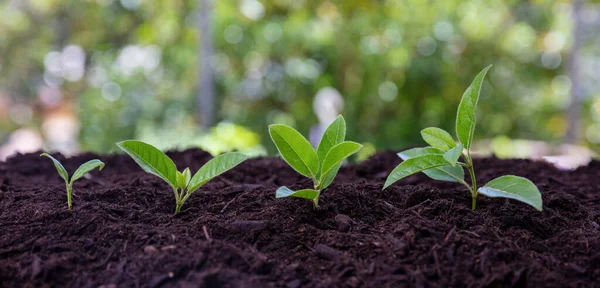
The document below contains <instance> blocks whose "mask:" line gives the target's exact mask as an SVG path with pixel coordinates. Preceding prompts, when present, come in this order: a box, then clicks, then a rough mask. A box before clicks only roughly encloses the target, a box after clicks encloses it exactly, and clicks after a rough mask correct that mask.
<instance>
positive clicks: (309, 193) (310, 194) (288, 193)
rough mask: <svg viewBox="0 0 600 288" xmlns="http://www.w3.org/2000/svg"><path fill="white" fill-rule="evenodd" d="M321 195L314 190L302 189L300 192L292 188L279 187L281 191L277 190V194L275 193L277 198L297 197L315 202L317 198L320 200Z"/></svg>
mask: <svg viewBox="0 0 600 288" xmlns="http://www.w3.org/2000/svg"><path fill="white" fill-rule="evenodd" d="M319 193H320V192H319V191H317V190H314V189H302V190H298V191H293V190H291V189H290V188H287V187H285V186H281V187H279V189H277V192H275V198H285V197H297V198H304V199H309V200H314V199H316V198H319Z"/></svg>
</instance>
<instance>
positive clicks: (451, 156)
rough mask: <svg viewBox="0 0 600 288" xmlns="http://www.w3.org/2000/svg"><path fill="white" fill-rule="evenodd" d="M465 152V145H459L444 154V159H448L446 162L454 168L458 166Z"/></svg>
mask: <svg viewBox="0 0 600 288" xmlns="http://www.w3.org/2000/svg"><path fill="white" fill-rule="evenodd" d="M462 152H463V145H462V144H458V145H457V146H456V147H454V148H452V149H450V150H448V151H446V153H444V159H446V161H448V163H450V164H452V166H456V162H458V158H460V155H462Z"/></svg>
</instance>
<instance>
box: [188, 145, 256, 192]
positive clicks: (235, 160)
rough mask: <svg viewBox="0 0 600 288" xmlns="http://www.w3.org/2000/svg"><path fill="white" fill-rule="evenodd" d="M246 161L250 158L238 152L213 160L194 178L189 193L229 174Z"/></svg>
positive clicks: (189, 185) (189, 186)
mask: <svg viewBox="0 0 600 288" xmlns="http://www.w3.org/2000/svg"><path fill="white" fill-rule="evenodd" d="M246 159H248V156H246V155H244V154H242V153H238V152H230V153H225V154H222V155H219V156H217V157H215V158H213V159H211V160H210V161H208V162H206V164H204V166H202V168H200V170H198V172H196V174H195V175H194V177H192V179H191V180H190V183H189V184H188V192H187V193H188V194H189V193H193V192H194V191H196V189H198V188H199V187H200V186H202V185H204V183H206V182H208V181H210V180H211V179H213V178H215V177H217V176H219V175H221V174H223V173H225V172H227V171H228V170H230V169H232V168H233V167H235V166H237V165H238V164H240V163H242V162H244V161H245V160H246Z"/></svg>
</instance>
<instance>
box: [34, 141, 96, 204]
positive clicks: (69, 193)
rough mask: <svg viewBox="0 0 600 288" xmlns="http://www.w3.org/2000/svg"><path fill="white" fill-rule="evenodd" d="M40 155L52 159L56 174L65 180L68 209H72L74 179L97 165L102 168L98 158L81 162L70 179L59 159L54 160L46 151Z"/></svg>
mask: <svg viewBox="0 0 600 288" xmlns="http://www.w3.org/2000/svg"><path fill="white" fill-rule="evenodd" d="M40 156H43V157H48V158H50V160H52V162H53V163H54V167H56V170H57V171H58V175H59V176H60V177H61V178H62V179H63V180H65V184H66V189H67V208H68V209H69V210H72V209H73V182H75V180H77V179H79V178H81V177H83V176H85V174H87V173H89V172H90V171H92V170H94V169H95V168H96V167H98V170H102V168H104V163H102V161H100V160H98V159H94V160H90V161H88V162H85V163H83V164H82V165H81V166H79V168H77V170H75V173H73V176H71V179H70V180H69V173H67V170H66V169H65V167H64V166H63V165H62V164H60V161H58V160H56V159H55V158H54V157H52V156H50V155H49V154H47V153H43V154H42V155H40Z"/></svg>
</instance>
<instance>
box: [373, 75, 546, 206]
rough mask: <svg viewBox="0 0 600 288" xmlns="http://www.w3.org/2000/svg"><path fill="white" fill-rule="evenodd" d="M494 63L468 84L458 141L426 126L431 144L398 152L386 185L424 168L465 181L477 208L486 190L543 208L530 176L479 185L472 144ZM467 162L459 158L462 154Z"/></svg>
mask: <svg viewBox="0 0 600 288" xmlns="http://www.w3.org/2000/svg"><path fill="white" fill-rule="evenodd" d="M490 67H491V66H488V67H486V68H485V69H483V71H481V72H479V74H478V75H477V76H476V77H475V80H473V83H471V86H469V88H467V91H465V93H464V94H463V97H462V100H461V101H460V105H458V113H457V115H456V135H457V136H458V140H459V141H460V142H459V144H456V141H455V140H454V139H453V138H452V136H451V135H450V133H448V132H446V131H444V130H442V129H440V128H427V129H424V130H423V131H421V135H422V136H423V140H425V142H427V144H429V145H431V146H429V147H425V148H414V149H410V150H407V151H404V152H401V153H399V154H398V155H399V156H400V158H402V160H404V162H402V163H400V165H398V167H396V168H395V169H394V170H393V171H392V173H391V174H390V175H389V176H388V178H387V180H386V181H385V184H384V186H383V189H385V188H387V187H389V186H390V185H392V184H394V182H396V181H398V180H400V179H402V178H404V177H407V176H409V175H412V174H415V173H419V172H423V173H425V174H426V175H427V176H429V177H430V178H432V179H435V180H441V181H450V182H458V183H461V184H463V185H465V186H466V187H467V188H468V189H469V191H470V192H471V196H472V199H473V200H472V204H471V208H472V209H473V210H475V207H476V205H477V196H478V195H479V194H483V195H485V196H488V197H504V198H510V199H515V200H518V201H521V202H524V203H526V204H528V205H531V206H533V207H534V208H535V209H537V210H539V211H542V195H541V194H540V191H539V190H538V188H537V187H536V186H535V184H533V183H532V182H531V181H529V180H528V179H525V178H523V177H518V176H512V175H507V176H502V177H499V178H496V179H494V180H492V181H490V182H489V183H487V184H486V185H485V186H483V187H481V188H479V189H477V180H476V178H475V168H474V167H473V160H472V159H471V144H472V142H473V134H474V132H475V122H476V118H475V112H476V108H477V102H478V101H479V92H480V90H481V84H482V83H483V79H484V78H485V74H486V73H487V71H488V70H489V69H490ZM461 157H462V159H463V160H464V162H460V158H461ZM463 167H464V168H466V169H467V171H469V175H470V177H471V185H469V184H467V182H465V180H464V178H465V174H464V171H463Z"/></svg>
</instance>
